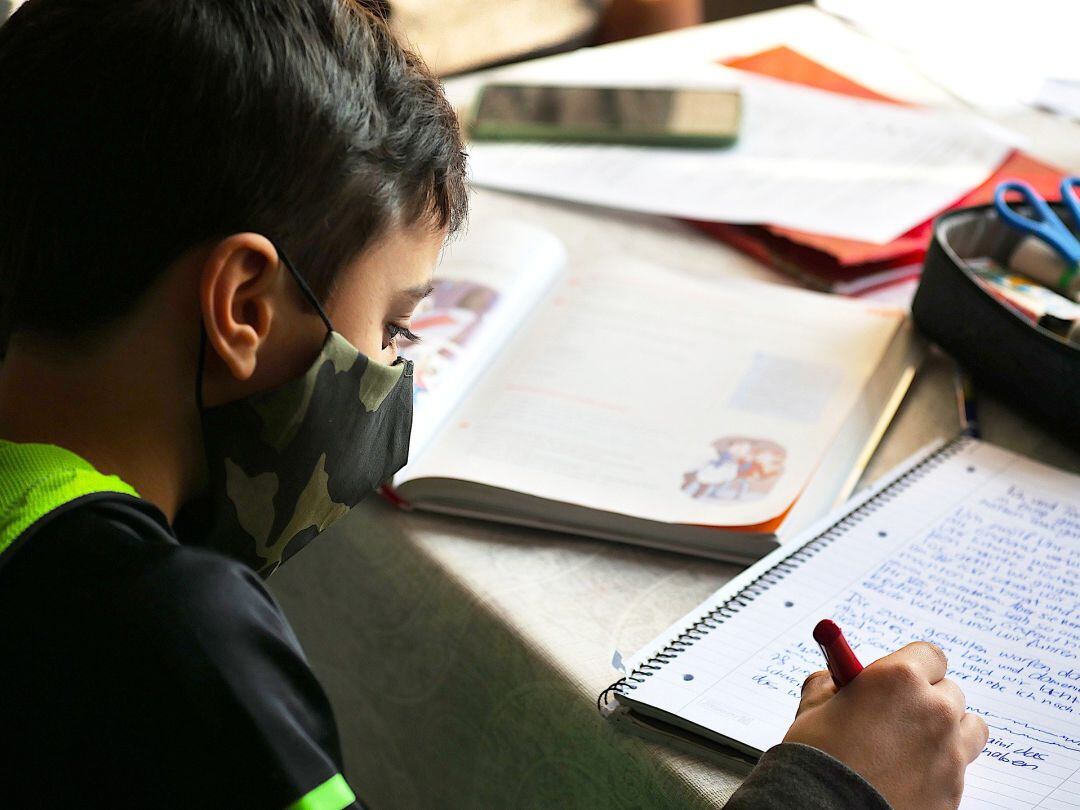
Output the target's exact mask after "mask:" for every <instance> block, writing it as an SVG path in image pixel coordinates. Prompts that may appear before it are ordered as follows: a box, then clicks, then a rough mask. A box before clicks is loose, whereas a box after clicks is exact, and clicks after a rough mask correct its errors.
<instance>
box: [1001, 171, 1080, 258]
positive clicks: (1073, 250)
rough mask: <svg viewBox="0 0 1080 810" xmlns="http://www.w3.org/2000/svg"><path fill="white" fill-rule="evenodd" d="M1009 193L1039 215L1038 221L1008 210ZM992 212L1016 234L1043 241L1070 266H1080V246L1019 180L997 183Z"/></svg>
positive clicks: (1036, 195)
mask: <svg viewBox="0 0 1080 810" xmlns="http://www.w3.org/2000/svg"><path fill="white" fill-rule="evenodd" d="M1068 188H1069V192H1070V193H1069V197H1070V198H1071V197H1072V192H1071V188H1072V186H1071V184H1070V185H1069V187H1068ZM1062 189H1063V190H1064V189H1065V184H1064V183H1062ZM1010 191H1014V192H1016V193H1017V194H1019V195H1020V196H1021V198H1023V201H1024V202H1025V203H1027V204H1028V205H1029V206H1031V208H1032V210H1033V211H1034V213H1035V214H1037V215H1038V219H1032V218H1031V217H1027V216H1024V215H1023V214H1020V213H1017V212H1016V211H1015V210H1014V209H1013V208H1012V207H1010V206H1009V203H1008V202H1007V201H1006V199H1005V197H1006V195H1007V194H1008V193H1009V192H1010ZM994 208H995V209H996V210H997V213H998V216H1000V217H1001V218H1002V219H1003V220H1005V221H1006V222H1007V223H1009V224H1010V225H1012V226H1013V227H1014V228H1016V229H1017V230H1020V231H1024V232H1025V233H1030V234H1033V235H1035V236H1037V237H1039V238H1040V239H1042V240H1043V241H1044V242H1046V244H1048V245H1049V246H1050V247H1052V248H1053V249H1054V250H1056V251H1057V252H1058V253H1059V254H1060V255H1061V257H1062V258H1063V259H1065V261H1066V262H1068V263H1069V264H1070V265H1076V264H1077V263H1078V262H1080V242H1078V241H1077V240H1076V237H1075V236H1073V235H1072V232H1071V231H1070V230H1069V229H1068V228H1067V227H1065V223H1064V222H1062V221H1061V220H1060V219H1059V218H1058V215H1057V214H1055V213H1054V210H1053V209H1052V208H1051V207H1050V205H1049V204H1048V203H1047V202H1046V200H1044V199H1043V198H1042V197H1041V196H1040V195H1039V193H1038V192H1037V191H1035V189H1033V188H1032V187H1031V186H1029V185H1028V184H1027V183H1025V182H1023V181H1021V180H1006V181H1005V182H1004V183H1000V184H999V185H998V187H997V190H996V191H994ZM1071 208H1072V206H1071V204H1070V209H1071Z"/></svg>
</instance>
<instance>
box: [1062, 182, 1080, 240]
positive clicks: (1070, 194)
mask: <svg viewBox="0 0 1080 810" xmlns="http://www.w3.org/2000/svg"><path fill="white" fill-rule="evenodd" d="M1078 188H1080V177H1077V176H1076V175H1075V174H1074V175H1072V176H1071V177H1062V178H1061V202H1062V203H1064V204H1065V207H1066V208H1068V209H1069V213H1070V214H1072V218H1073V222H1074V223H1075V224H1076V227H1078V228H1080V197H1078V196H1077V195H1076V190H1077V189H1078Z"/></svg>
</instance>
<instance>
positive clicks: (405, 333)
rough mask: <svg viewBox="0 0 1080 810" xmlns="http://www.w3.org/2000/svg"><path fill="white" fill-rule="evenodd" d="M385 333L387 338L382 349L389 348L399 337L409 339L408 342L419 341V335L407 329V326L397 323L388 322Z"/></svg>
mask: <svg viewBox="0 0 1080 810" xmlns="http://www.w3.org/2000/svg"><path fill="white" fill-rule="evenodd" d="M386 335H387V338H386V341H385V342H384V344H383V348H384V349H386V348H389V347H390V346H391V345H393V344H394V343H395V342H396V341H397V339H398V338H399V337H400V338H405V340H407V341H409V342H410V343H419V342H420V336H419V335H417V334H414V333H413V331H412V330H411V329H409V327H407V326H402V325H401V324H398V323H388V324H387V325H386Z"/></svg>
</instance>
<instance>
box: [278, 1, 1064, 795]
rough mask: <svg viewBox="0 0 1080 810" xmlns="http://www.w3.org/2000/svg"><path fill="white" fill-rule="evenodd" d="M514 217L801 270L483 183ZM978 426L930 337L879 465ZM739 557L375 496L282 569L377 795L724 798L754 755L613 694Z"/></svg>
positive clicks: (765, 26) (481, 213) (756, 21)
mask: <svg viewBox="0 0 1080 810" xmlns="http://www.w3.org/2000/svg"><path fill="white" fill-rule="evenodd" d="M822 17H823V15H820V14H819V13H818V12H815V11H813V10H812V9H808V8H801V9H795V10H788V11H784V12H779V13H771V14H765V15H756V16H755V17H754V18H749V19H747V20H740V21H736V22H735V23H721V24H718V25H717V26H714V28H715V30H717V32H718V34H717V36H718V41H721V40H722V41H723V42H725V43H728V44H727V45H725V47H728V48H731V47H743V48H744V52H750V51H752V50H756V49H759V48H760V47H764V46H767V45H769V44H775V43H776V42H779V41H786V42H790V43H792V44H794V45H797V46H798V47H799V48H800V50H804V51H806V52H808V53H809V54H810V55H812V56H814V55H816V54H815V50H817V51H818V52H822V51H831V52H833V53H836V49H835V48H836V45H837V44H838V43H837V39H836V38H840V39H842V40H843V42H847V39H844V38H849V37H854V36H856V35H854V34H852V33H850V32H846V31H841V30H840V29H836V28H835V25H834V22H833V21H829V20H825V21H823V20H822V19H821V18H822ZM732 32H734V33H732ZM843 42H841V43H840V44H843ZM730 43H734V45H732V44H730ZM867 47H869V45H868V44H867V43H865V42H860V43H855V44H853V45H852V46H851V47H850V48H849V49H848V51H850V52H851V53H853V54H854V56H855V57H860V54H864V53H865V49H866V48H867ZM845 52H847V51H845ZM860 58H861V57H860ZM890 59H891V57H888V58H883V64H884V66H883V67H881V66H879V68H878V72H877V73H876V74H875V73H874V68H873V67H872V66H871V67H866V66H865V60H863V61H862V62H860V64H863V65H864V69H865V71H866V72H867V73H869V74H870V76H871V78H872V79H873V78H878V79H881V81H880V82H879V87H881V89H883V90H886V91H890V90H891V91H892V92H894V93H897V94H904V93H905V91H906V95H907V96H908V97H914V98H920V97H921V95H922V94H924V93H925V94H927V96H924V97H929V98H933V92H934V91H933V90H932V89H930V90H928V89H927V88H926V87H925V85H924V84H922V83H920V80H919V79H917V78H914V79H913V78H911V77H910V76H909V75H907V74H905V73H903V72H902V71H900V70H899V69H898V68H896V67H895V65H894V64H893V62H891V61H890ZM838 67H843V65H839V66H838ZM854 69H855V68H854V66H852V67H851V69H850V70H851V71H854ZM856 75H858V74H856ZM862 78H866V76H865V75H863V76H862ZM889 81H894V85H893V86H889ZM1007 123H1009V124H1011V125H1013V126H1015V127H1017V128H1018V129H1021V130H1022V131H1025V132H1027V133H1028V134H1029V135H1031V137H1032V145H1031V147H1029V148H1031V149H1032V150H1033V151H1035V152H1036V153H1037V154H1040V155H1041V156H1044V157H1046V158H1047V159H1050V160H1053V161H1055V162H1057V163H1058V164H1059V165H1064V166H1065V167H1066V168H1070V169H1072V170H1080V137H1078V136H1080V127H1076V126H1075V125H1072V124H1068V123H1066V122H1062V121H1060V120H1058V119H1050V118H1049V117H1048V116H1043V115H1040V114H1037V113H1023V114H1018V115H1017V116H1015V117H1013V118H1010V119H1009V120H1008V121H1007ZM496 216H512V217H515V218H520V219H525V220H528V221H532V222H536V223H539V224H541V225H543V226H544V227H546V228H548V229H549V230H551V231H553V232H554V233H556V234H557V235H558V236H560V238H562V239H563V240H564V242H565V243H566V245H567V248H568V253H569V257H570V261H571V262H584V261H587V260H590V259H592V258H594V257H598V256H601V255H608V254H610V253H612V252H615V251H626V252H630V253H635V254H637V255H642V256H645V257H647V258H651V259H654V260H658V261H661V262H666V263H670V264H676V265H678V266H680V267H685V268H688V269H691V270H695V271H700V272H702V273H707V274H710V275H714V276H715V275H720V276H723V275H725V274H733V275H743V276H746V275H749V276H755V277H759V278H766V279H769V280H772V281H775V282H777V283H788V282H787V281H786V280H785V279H783V278H782V277H780V276H777V275H776V274H774V273H772V272H771V271H769V270H767V269H766V268H764V267H762V266H760V265H757V264H756V263H754V262H752V261H751V260H749V259H747V258H745V257H743V256H742V255H740V254H738V253H736V252H734V251H732V250H730V249H728V248H727V247H725V246H723V245H721V244H718V243H716V242H713V241H711V240H708V239H706V238H704V237H702V236H701V235H699V234H697V233H696V232H693V231H691V230H690V229H688V228H686V227H685V226H682V225H680V224H678V223H675V222H671V221H668V220H664V219H661V218H655V217H644V216H633V215H626V214H619V213H613V212H608V211H602V210H597V209H591V208H585V207H578V206H570V205H563V204H558V203H553V202H545V201H539V200H534V199H527V198H520V197H514V196H511V195H503V194H497V193H493V192H484V191H480V192H478V193H477V194H476V195H475V198H474V211H473V221H478V220H481V219H484V218H489V217H496ZM981 421H982V425H983V430H984V435H985V438H986V439H987V440H989V441H991V442H994V443H996V444H1000V445H1003V446H1005V447H1009V448H1011V449H1014V450H1017V451H1019V452H1022V453H1025V454H1028V455H1031V456H1033V457H1036V458H1039V459H1041V460H1043V461H1046V462H1047V463H1050V464H1055V465H1058V466H1061V467H1066V468H1069V469H1073V470H1080V455H1078V454H1076V453H1073V452H1071V451H1069V450H1067V449H1066V448H1064V447H1062V446H1061V445H1060V444H1059V443H1058V442H1057V441H1055V440H1054V439H1053V438H1052V437H1050V436H1048V435H1047V434H1045V433H1044V432H1042V431H1041V430H1039V429H1037V428H1036V427H1034V426H1033V425H1031V424H1029V423H1028V422H1027V421H1026V420H1024V419H1023V418H1022V417H1020V416H1018V415H1017V414H1015V413H1013V412H1011V411H1010V409H1008V408H1007V407H1004V406H1002V405H1001V404H999V403H997V402H995V401H993V400H986V399H984V400H983V401H982V402H981ZM958 427H959V420H958V416H957V409H956V404H955V396H954V385H953V366H952V363H951V361H950V360H949V359H948V358H947V357H944V356H943V355H940V354H938V353H932V354H931V356H930V357H929V359H928V360H927V362H926V363H925V364H924V366H923V368H922V369H921V370H920V372H919V374H918V376H917V377H916V380H915V383H914V385H913V388H912V390H911V391H910V393H909V395H908V397H907V398H906V400H905V401H904V403H903V405H902V407H901V410H900V412H899V414H898V415H897V418H896V420H895V421H894V423H893V424H892V426H891V428H890V429H889V432H888V433H887V435H886V436H885V439H884V441H883V442H882V444H881V447H880V448H879V450H878V452H877V454H876V455H875V456H874V458H873V460H872V462H871V465H870V467H869V468H868V469H867V471H866V475H865V476H864V481H867V482H868V481H871V480H873V479H874V478H876V477H877V476H879V475H881V474H882V473H884V472H885V471H887V470H888V469H889V468H890V467H892V466H893V465H895V464H896V463H897V462H899V461H900V460H902V459H903V458H905V457H906V456H907V455H909V454H910V453H911V452H913V451H914V450H916V449H918V448H919V447H921V446H922V445H924V444H925V443H926V442H928V441H930V440H931V439H934V438H939V437H948V436H951V435H954V434H955V433H956V432H957V430H958ZM738 571H739V568H738V567H736V566H732V565H726V564H722V563H717V562H710V561H705V560H699V559H694V558H690V557H681V556H678V555H673V554H667V553H663V552H657V551H651V550H646V549H640V548H633V547H629V546H622V545H618V544H615V543H606V542H599V541H592V540H586V539H582V538H577V537H569V536H564V535H559V534H555V533H549V532H541V531H533V530H526V529H520V528H514V527H508V526H500V525H494V524H484V523H480V522H472V521H466V520H458V519H453V518H447V517H440V516H433V515H425V514H422V513H405V512H401V511H398V510H396V509H394V508H393V507H391V506H389V505H388V504H385V503H383V502H382V501H380V500H377V499H372V500H371V501H369V502H367V503H366V504H364V505H362V506H361V507H360V508H358V509H357V510H355V511H354V512H353V513H352V514H351V515H350V516H349V517H348V518H346V519H345V520H343V521H341V523H339V524H337V525H336V526H335V527H334V528H333V529H331V530H330V531H328V532H327V533H326V535H324V536H323V537H321V538H320V539H319V540H318V541H317V542H315V543H313V544H312V546H311V547H310V548H308V549H306V550H305V551H304V552H303V553H302V554H300V555H298V556H297V557H296V558H295V559H293V560H292V561H290V563H289V565H287V566H285V567H284V568H283V569H282V570H281V571H280V572H278V573H277V574H275V576H274V578H273V579H272V580H271V583H270V584H271V587H272V590H273V591H274V593H275V594H276V596H277V597H278V599H279V600H280V602H281V604H282V606H283V607H284V609H285V611H286V613H287V614H288V616H289V618H290V619H291V621H292V623H293V625H294V627H295V629H296V631H297V634H298V636H299V637H300V640H301V643H302V644H303V646H304V648H305V649H306V651H307V653H308V656H309V658H310V660H311V663H312V665H313V667H314V668H315V670H316V672H317V674H318V675H319V677H320V679H321V680H322V682H323V684H324V686H325V687H326V690H327V692H328V693H329V695H330V698H331V701H332V703H333V705H334V709H335V713H336V716H337V718H338V724H339V727H340V731H341V736H342V743H343V747H344V750H345V757H346V765H347V769H348V776H349V779H350V783H351V784H352V785H353V787H354V789H355V790H356V792H357V794H358V795H360V796H361V797H362V798H363V799H364V800H365V801H367V802H368V803H370V804H371V805H372V806H373V807H376V808H396V807H406V808H411V807H552V806H557V807H583V808H584V807H589V808H599V807H624V806H625V807H668V806H670V807H716V806H720V805H722V804H723V802H724V801H725V800H726V799H727V797H728V796H730V794H731V792H732V791H733V790H734V789H735V787H736V786H737V785H738V783H739V781H740V780H741V779H742V778H743V777H744V776H745V773H746V769H745V766H742V765H739V764H737V763H735V762H728V761H724V760H719V759H710V760H704V759H700V758H698V757H695V756H692V755H690V754H686V753H681V752H679V751H676V750H672V749H669V748H665V747H663V746H660V745H655V744H652V743H647V742H645V741H642V740H639V739H637V738H634V737H630V736H627V735H624V734H621V733H619V732H616V731H614V730H613V729H612V728H610V727H609V725H608V724H607V723H606V722H605V721H603V720H602V719H601V718H600V717H599V715H598V714H597V711H596V707H595V698H596V695H597V693H598V692H599V691H600V690H601V689H603V688H604V687H605V686H607V685H608V684H609V683H610V682H611V681H612V680H613V679H614V677H615V676H616V673H615V671H614V670H613V669H612V667H611V659H612V653H613V652H614V651H615V650H616V649H618V650H621V651H623V652H632V651H634V650H636V649H637V648H638V647H639V646H641V645H642V644H644V643H645V642H647V641H648V640H650V639H651V638H652V637H653V636H655V635H656V634H657V633H658V632H660V631H661V630H662V629H663V628H664V627H666V626H667V625H668V624H669V623H670V622H672V621H673V620H675V619H676V618H678V617H679V616H681V615H683V614H684V613H685V612H686V611H688V610H690V609H691V608H693V607H694V606H695V605H696V604H698V603H699V602H700V601H701V600H703V599H704V598H705V597H706V596H708V595H709V594H710V593H711V592H712V591H714V590H715V589H716V588H718V587H720V586H721V585H722V584H723V583H724V582H726V581H727V580H728V579H730V578H731V577H732V576H733V575H734V574H736V573H737V572H738Z"/></svg>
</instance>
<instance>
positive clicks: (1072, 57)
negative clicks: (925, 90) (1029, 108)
mask: <svg viewBox="0 0 1080 810" xmlns="http://www.w3.org/2000/svg"><path fill="white" fill-rule="evenodd" d="M817 5H818V7H819V8H821V9H823V10H824V11H827V12H829V13H830V14H835V15H836V16H838V17H841V18H843V19H846V20H849V21H850V22H851V23H853V24H854V25H855V26H856V27H858V28H859V29H861V30H862V31H864V32H865V33H866V34H868V35H870V36H872V37H874V38H875V39H877V40H879V41H881V42H883V43H888V44H891V45H893V46H894V47H895V48H897V49H898V50H899V51H901V52H902V53H904V54H905V55H906V56H907V57H908V58H909V59H910V61H911V64H912V65H913V66H915V67H916V68H918V69H919V70H920V71H922V73H924V74H925V75H926V76H927V77H928V78H930V79H931V80H933V81H935V82H937V83H939V84H940V85H941V86H943V87H945V88H946V89H948V90H949V91H951V92H952V93H953V94H955V95H956V96H957V97H959V98H960V99H962V100H964V101H966V102H968V103H969V104H973V105H975V106H977V107H980V108H983V109H986V110H993V111H998V112H1005V111H1009V110H1011V109H1014V108H1016V107H1018V106H1019V105H1021V104H1028V103H1031V102H1033V101H1034V100H1035V98H1036V96H1037V95H1038V92H1039V89H1040V88H1041V87H1042V84H1043V82H1044V81H1045V80H1047V79H1066V80H1074V81H1077V80H1080V57H1078V56H1077V49H1076V32H1077V31H1078V30H1080V3H1077V2H1076V0H1025V2H1024V3H1022V4H1017V3H1010V2H1000V1H998V2H995V1H994V0H946V2H942V1H941V0H817Z"/></svg>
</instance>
